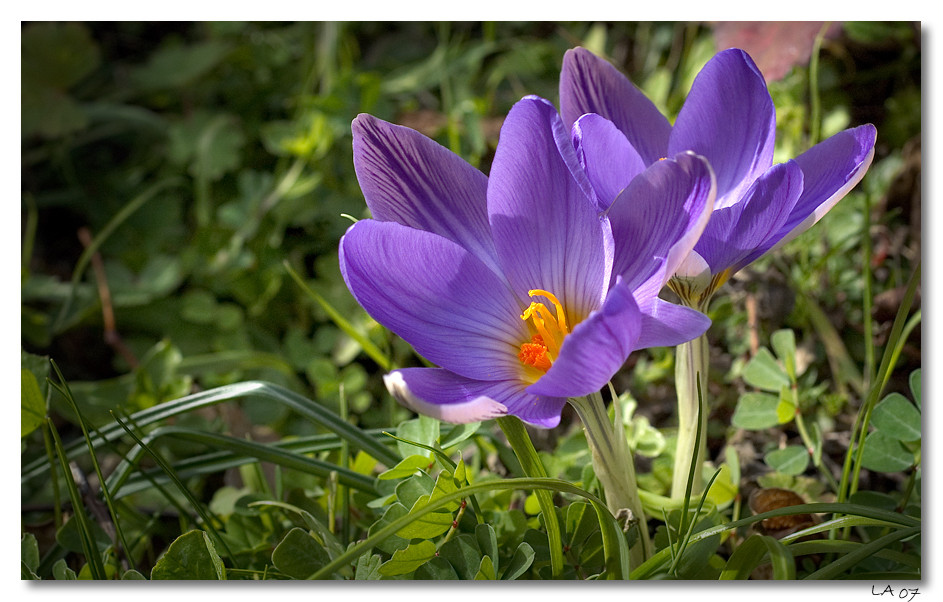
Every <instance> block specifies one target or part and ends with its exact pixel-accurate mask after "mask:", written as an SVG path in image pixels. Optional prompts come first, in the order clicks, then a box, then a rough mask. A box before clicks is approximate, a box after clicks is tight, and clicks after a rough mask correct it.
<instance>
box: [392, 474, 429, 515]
mask: <svg viewBox="0 0 943 602" xmlns="http://www.w3.org/2000/svg"><path fill="white" fill-rule="evenodd" d="M433 489H435V481H433V480H432V477H430V476H429V475H427V474H426V473H424V472H420V473H419V474H415V475H413V476H411V477H409V478H408V479H405V480H403V481H401V482H400V483H399V484H398V485H397V486H396V499H397V500H399V503H401V504H402V505H404V506H406V507H407V508H412V507H413V505H414V504H415V503H416V500H418V499H419V498H421V497H422V496H424V495H430V494H431V493H432V491H433Z"/></svg>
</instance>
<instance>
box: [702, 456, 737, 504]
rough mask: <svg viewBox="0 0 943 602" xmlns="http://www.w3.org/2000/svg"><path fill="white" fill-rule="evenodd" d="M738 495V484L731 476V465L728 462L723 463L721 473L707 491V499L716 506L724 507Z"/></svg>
mask: <svg viewBox="0 0 943 602" xmlns="http://www.w3.org/2000/svg"><path fill="white" fill-rule="evenodd" d="M736 497H737V485H736V483H735V482H734V481H733V479H732V477H731V472H730V467H729V466H728V465H727V464H721V465H720V473H719V474H718V475H717V478H716V479H715V480H714V484H713V485H711V488H710V490H709V491H708V492H707V501H708V502H711V503H712V504H714V505H715V506H718V507H723V506H725V505H726V504H729V503H731V502H732V501H733V500H734V498H736Z"/></svg>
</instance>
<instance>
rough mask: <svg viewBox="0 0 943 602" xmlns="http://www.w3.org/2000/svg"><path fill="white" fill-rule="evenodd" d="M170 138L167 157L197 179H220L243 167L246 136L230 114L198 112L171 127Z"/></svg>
mask: <svg viewBox="0 0 943 602" xmlns="http://www.w3.org/2000/svg"><path fill="white" fill-rule="evenodd" d="M169 139H170V147H169V149H168V157H169V158H170V159H171V160H172V161H174V162H175V163H177V164H179V165H186V166H187V168H188V172H189V173H190V175H192V176H194V177H198V178H206V179H207V180H218V179H219V178H221V177H222V176H223V175H224V174H226V173H228V172H231V171H235V170H236V169H237V168H238V167H239V166H240V165H241V164H242V160H241V156H240V153H241V151H242V147H243V146H244V145H245V135H244V134H243V132H242V129H241V127H240V126H239V123H238V122H237V120H236V118H234V117H232V116H231V115H227V114H224V113H208V112H202V111H196V112H194V113H193V114H192V115H190V116H189V117H188V118H187V119H186V121H182V122H180V123H177V124H174V125H173V126H171V128H170V131H169Z"/></svg>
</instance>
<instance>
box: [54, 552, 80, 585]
mask: <svg viewBox="0 0 943 602" xmlns="http://www.w3.org/2000/svg"><path fill="white" fill-rule="evenodd" d="M52 576H53V578H54V579H55V580H56V581H75V580H77V579H78V577H77V576H76V575H75V571H73V570H72V569H70V568H69V565H68V564H66V561H65V558H60V559H59V560H57V561H56V562H55V563H54V564H53V565H52Z"/></svg>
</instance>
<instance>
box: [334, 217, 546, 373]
mask: <svg viewBox="0 0 943 602" xmlns="http://www.w3.org/2000/svg"><path fill="white" fill-rule="evenodd" d="M340 264H341V273H342V274H343V276H344V280H345V282H346V283H347V287H348V288H349V289H350V291H351V293H353V295H354V297H355V298H356V299H357V301H358V302H359V303H360V304H361V305H362V306H363V308H364V309H366V310H367V313H369V314H370V315H371V316H373V318H374V319H375V320H376V321H377V322H379V323H381V324H383V325H384V326H386V327H387V328H389V329H390V330H392V331H393V332H395V333H396V334H397V335H399V336H400V337H402V338H403V339H404V340H406V342H408V343H409V344H410V345H412V346H413V347H414V348H415V349H416V351H417V352H418V353H419V354H420V355H422V356H424V357H425V358H427V359H428V360H429V361H431V362H433V363H436V364H438V365H440V366H442V367H443V368H448V369H449V370H451V371H453V372H456V373H458V374H461V375H462V376H466V377H468V378H474V379H479V380H500V379H514V378H520V370H521V368H520V362H519V361H518V359H517V354H518V352H519V351H520V344H521V342H522V341H528V340H530V335H529V333H528V331H527V328H526V325H525V324H524V321H523V320H521V318H520V312H521V308H520V305H519V303H518V302H517V300H516V299H515V298H514V296H513V295H512V294H511V292H510V291H509V290H508V287H507V284H506V283H505V282H504V281H502V280H501V279H500V278H498V276H496V275H495V274H494V272H492V271H491V270H489V269H488V268H487V267H485V265H484V264H483V263H482V262H481V261H479V260H478V258H476V257H475V256H474V255H472V254H471V253H469V252H468V251H466V250H465V249H464V248H462V247H460V246H459V245H457V244H456V243H454V242H452V241H450V240H446V239H445V238H442V237H441V236H438V235H436V234H431V233H429V232H423V231H422V230H416V229H413V228H409V227H407V226H403V225H401V224H397V223H394V222H378V221H375V220H361V221H359V222H357V223H356V224H354V225H353V226H351V227H350V229H349V230H347V233H346V234H345V235H344V237H343V238H342V239H341V244H340Z"/></svg>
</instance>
